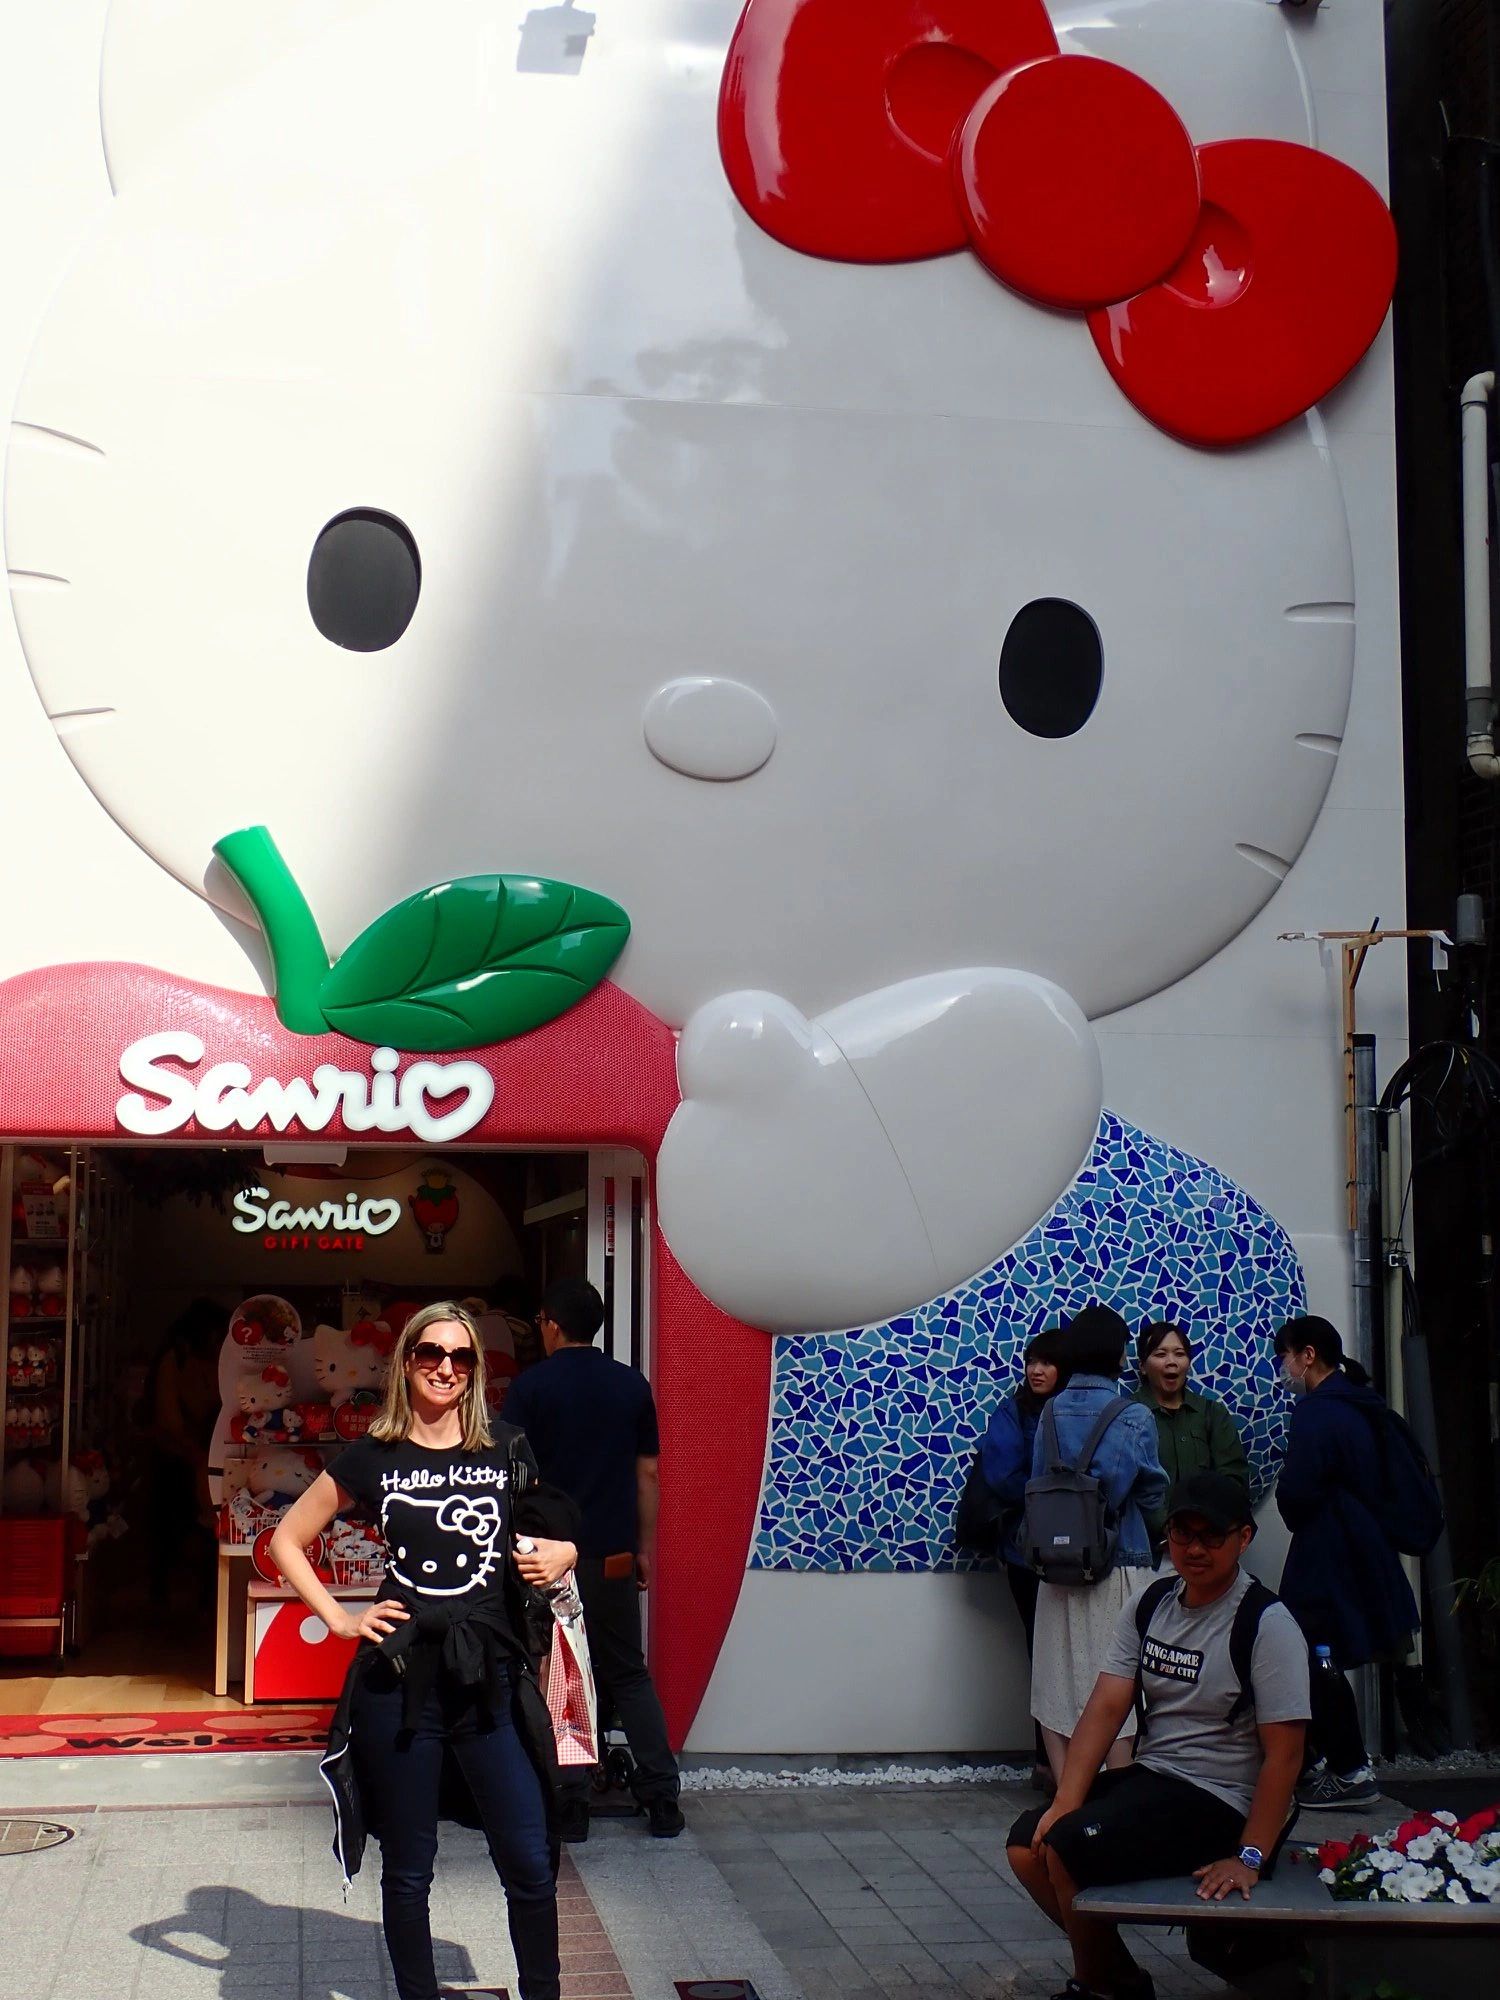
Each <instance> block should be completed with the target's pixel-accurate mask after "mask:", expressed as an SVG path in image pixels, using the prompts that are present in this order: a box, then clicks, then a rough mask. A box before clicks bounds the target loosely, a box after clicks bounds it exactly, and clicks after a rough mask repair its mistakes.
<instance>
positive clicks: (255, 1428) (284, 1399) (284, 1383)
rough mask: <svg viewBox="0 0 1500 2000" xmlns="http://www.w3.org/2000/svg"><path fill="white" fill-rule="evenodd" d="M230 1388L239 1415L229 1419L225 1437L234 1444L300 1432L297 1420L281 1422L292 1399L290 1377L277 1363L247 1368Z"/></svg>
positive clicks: (299, 1422) (298, 1419)
mask: <svg viewBox="0 0 1500 2000" xmlns="http://www.w3.org/2000/svg"><path fill="white" fill-rule="evenodd" d="M234 1387H235V1399H236V1401H237V1402H238V1404H239V1413H238V1414H237V1415H236V1416H234V1417H232V1418H231V1419H230V1422H229V1435H230V1436H231V1437H232V1438H233V1439H234V1440H235V1442H236V1443H237V1444H240V1443H244V1444H249V1443H253V1442H254V1441H255V1440H257V1439H265V1438H270V1437H272V1436H276V1437H280V1438H286V1437H290V1436H291V1435H292V1434H293V1432H294V1431H297V1430H300V1429H301V1419H300V1418H296V1417H294V1418H293V1420H292V1421H291V1422H290V1423H288V1422H286V1421H284V1419H285V1417H286V1415H287V1405H288V1404H289V1403H290V1402H291V1400H292V1378H291V1375H290V1373H289V1372H288V1370H287V1369H285V1368H283V1367H282V1365H281V1363H280V1362H279V1361H273V1362H272V1363H271V1364H270V1366H269V1367H267V1368H251V1369H247V1370H246V1371H245V1373H244V1374H243V1375H241V1376H240V1377H239V1379H238V1380H237V1381H236V1383H235V1385H234Z"/></svg>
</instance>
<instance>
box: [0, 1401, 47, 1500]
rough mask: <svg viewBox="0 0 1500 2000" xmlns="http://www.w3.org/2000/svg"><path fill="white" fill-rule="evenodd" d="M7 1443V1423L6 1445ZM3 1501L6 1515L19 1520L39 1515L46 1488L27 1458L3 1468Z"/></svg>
mask: <svg viewBox="0 0 1500 2000" xmlns="http://www.w3.org/2000/svg"><path fill="white" fill-rule="evenodd" d="M9 1442H10V1425H9V1423H8V1422H7V1424H6V1443H7V1444H9ZM4 1501H5V1511H6V1513H7V1514H10V1515H13V1516H15V1517H17V1518H18V1519H21V1520H25V1519H27V1518H29V1517H30V1516H31V1515H34V1514H40V1513H41V1511H42V1508H43V1506H44V1505H45V1504H46V1486H45V1483H44V1481H43V1479H42V1475H41V1472H40V1471H39V1470H38V1468H37V1467H36V1466H35V1465H34V1464H33V1463H32V1461H31V1460H30V1459H29V1458H20V1459H17V1460H16V1462H15V1464H14V1465H8V1466H7V1467H6V1468H5V1486H4Z"/></svg>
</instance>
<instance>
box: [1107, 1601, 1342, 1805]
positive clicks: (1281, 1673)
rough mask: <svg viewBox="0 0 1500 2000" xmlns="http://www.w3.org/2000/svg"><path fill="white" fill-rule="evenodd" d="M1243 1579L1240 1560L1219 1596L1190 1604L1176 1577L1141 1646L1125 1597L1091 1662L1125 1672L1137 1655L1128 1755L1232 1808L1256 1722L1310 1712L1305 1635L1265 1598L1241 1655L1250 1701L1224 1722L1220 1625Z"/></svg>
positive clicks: (1228, 1674) (1249, 1790)
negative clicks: (1139, 1695)
mask: <svg viewBox="0 0 1500 2000" xmlns="http://www.w3.org/2000/svg"><path fill="white" fill-rule="evenodd" d="M1147 1587H1148V1588H1149V1585H1148V1586H1147ZM1249 1588H1250V1577H1249V1575H1248V1574H1247V1573H1246V1572H1245V1571H1244V1570H1241V1571H1240V1573H1239V1576H1238V1577H1237V1578H1236V1579H1235V1581H1234V1582H1233V1583H1232V1584H1231V1585H1230V1587H1229V1589H1228V1590H1226V1591H1225V1593H1224V1595H1223V1596H1222V1597H1217V1598H1215V1599H1214V1601H1213V1603H1212V1604H1205V1605H1202V1606H1200V1607H1199V1609H1198V1610H1196V1611H1194V1610H1191V1609H1189V1607H1188V1606H1187V1605H1186V1604H1184V1603H1183V1602H1182V1592H1183V1586H1182V1585H1181V1584H1180V1583H1179V1584H1178V1586H1177V1588H1176V1589H1175V1590H1174V1591H1171V1592H1169V1593H1168V1595H1167V1596H1166V1597H1165V1598H1164V1599H1163V1600H1162V1602H1161V1603H1160V1604H1159V1605H1158V1606H1157V1608H1156V1615H1155V1617H1153V1619H1152V1620H1151V1625H1150V1628H1149V1630H1148V1631H1147V1633H1146V1642H1145V1645H1144V1647H1143V1646H1142V1644H1141V1641H1140V1637H1139V1634H1138V1633H1137V1631H1136V1623H1135V1599H1134V1598H1132V1599H1131V1601H1130V1602H1129V1603H1128V1604H1127V1605H1126V1606H1125V1608H1124V1610H1123V1611H1122V1612H1121V1613H1120V1616H1119V1619H1118V1621H1117V1623H1116V1625H1115V1632H1114V1637H1113V1638H1112V1639H1111V1641H1110V1644H1109V1650H1108V1652H1107V1653H1106V1654H1105V1656H1104V1659H1103V1660H1102V1661H1101V1663H1100V1665H1101V1669H1102V1671H1103V1672H1104V1673H1106V1674H1118V1675H1119V1676H1120V1677H1121V1679H1123V1680H1134V1679H1135V1670H1136V1665H1137V1662H1139V1663H1140V1667H1141V1689H1142V1692H1143V1694H1144V1695H1145V1700H1146V1722H1147V1729H1146V1735H1145V1738H1144V1740H1143V1742H1142V1745H1141V1748H1140V1750H1139V1752H1138V1753H1137V1756H1136V1762H1137V1763H1138V1764H1144V1765H1145V1766H1146V1768H1147V1769H1148V1770H1151V1771H1163V1772H1165V1773H1166V1774H1167V1775H1168V1776H1169V1777H1173V1778H1185V1779H1186V1780H1187V1782H1188V1783H1189V1784H1190V1785H1198V1786H1200V1787H1201V1788H1202V1789H1203V1790H1204V1791H1205V1792H1212V1793H1213V1795H1214V1797H1215V1798H1218V1799H1222V1800H1223V1801H1224V1803H1225V1804H1226V1805H1230V1806H1233V1807H1234V1808H1235V1810H1236V1811H1237V1812H1248V1811H1249V1810H1250V1800H1251V1797H1252V1796H1253V1794H1254V1791H1255V1785H1256V1781H1257V1779H1258V1778H1259V1776H1260V1766H1261V1751H1260V1739H1259V1737H1258V1736H1257V1735H1256V1726H1257V1724H1258V1723H1262V1722H1305V1721H1306V1720H1307V1718H1308V1716H1309V1714H1310V1713H1311V1710H1310V1708H1309V1706H1308V1699H1307V1676H1308V1667H1307V1641H1306V1639H1304V1638H1303V1636H1302V1633H1301V1631H1300V1630H1299V1628H1298V1626H1297V1622H1296V1620H1295V1619H1294V1618H1293V1617H1292V1614H1291V1612H1290V1611H1288V1610H1287V1608H1286V1606H1285V1605H1284V1604H1272V1605H1268V1606H1267V1608H1266V1611H1265V1615H1264V1616H1263V1617H1262V1619H1261V1621H1260V1627H1259V1630H1258V1631H1257V1632H1256V1635H1255V1650H1254V1652H1253V1653H1252V1655H1251V1659H1250V1682H1251V1686H1252V1687H1253V1689H1254V1691H1255V1702H1254V1706H1253V1707H1247V1708H1246V1709H1245V1710H1244V1711H1243V1712H1242V1713H1241V1714H1240V1715H1239V1716H1238V1717H1236V1719H1235V1720H1234V1721H1233V1722H1230V1721H1228V1720H1227V1719H1226V1718H1227V1717H1228V1714H1229V1711H1230V1709H1231V1707H1232V1706H1233V1705H1234V1701H1235V1697H1236V1696H1237V1695H1238V1694H1239V1691H1240V1684H1239V1679H1238V1677H1237V1676H1236V1674H1235V1671H1234V1666H1233V1663H1232V1662H1231V1660H1230V1657H1229V1631H1230V1627H1231V1626H1232V1625H1233V1624H1234V1614H1235V1608H1236V1606H1237V1605H1238V1604H1239V1601H1240V1599H1241V1598H1242V1597H1243V1596H1244V1594H1245V1592H1246V1591H1247V1590H1248V1589H1249ZM1139 1594H1140V1593H1139V1592H1137V1593H1136V1595H1137V1596H1139Z"/></svg>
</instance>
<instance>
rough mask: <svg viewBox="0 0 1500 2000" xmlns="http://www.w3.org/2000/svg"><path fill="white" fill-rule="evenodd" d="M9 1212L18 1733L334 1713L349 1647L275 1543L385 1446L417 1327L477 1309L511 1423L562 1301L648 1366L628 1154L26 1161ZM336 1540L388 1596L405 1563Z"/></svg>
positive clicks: (13, 1651) (11, 1637)
mask: <svg viewBox="0 0 1500 2000" xmlns="http://www.w3.org/2000/svg"><path fill="white" fill-rule="evenodd" d="M0 1207H3V1210H4V1212H6V1213H7V1214H8V1216H9V1219H10V1248H9V1267H10V1268H9V1285H8V1288H7V1292H6V1294H5V1296H4V1298H3V1300H0V1351H3V1352H4V1353H5V1355H6V1357H7V1370H6V1386H5V1429H4V1437H3V1441H0V1503H3V1506H0V1717H3V1716H12V1717H18V1716H37V1717H42V1716H58V1715H90V1714H99V1715H109V1714H123V1713H126V1712H129V1713H130V1714H131V1715H133V1716H135V1717H137V1718H142V1717H146V1716H154V1715H159V1714H171V1713H182V1712H186V1711H198V1712H209V1711H213V1710H226V1711H230V1712H240V1713H243V1711H244V1707H245V1704H246V1703H247V1701H252V1702H253V1703H254V1704H255V1705H256V1706H257V1707H259V1706H261V1705H263V1704H265V1703H267V1702H271V1703H275V1702H305V1701H321V1700H323V1699H326V1688H327V1685H328V1684H329V1682H330V1680H331V1679H333V1680H335V1681H336V1675H335V1673H334V1669H335V1665H336V1663H335V1662H334V1660H333V1657H332V1654H333V1649H334V1645H335V1642H333V1641H331V1640H328V1641H327V1644H326V1645H325V1646H323V1647H322V1648H321V1650H320V1647H319V1644H318V1641H319V1637H320V1633H321V1628H320V1633H311V1632H310V1627H311V1626H314V1625H317V1624H318V1621H316V1620H308V1619H306V1618H305V1616H303V1615H301V1614H300V1607H295V1606H293V1605H292V1604H291V1603H290V1602H289V1601H288V1600H287V1599H286V1598H285V1597H284V1595H283V1594H282V1593H281V1592H280V1590H279V1588H278V1586H277V1583H276V1580H275V1576H274V1571H271V1570H269V1564H268V1558H267V1557H266V1554H265V1542H266V1540H267V1539H268V1529H269V1526H270V1525H274V1521H275V1519H276V1517H277V1514H278V1513H279V1512H280V1511H281V1510H282V1509H283V1508H284V1507H285V1506H286V1505H287V1504H289V1503H290V1500H291V1499H292V1498H293V1497H295V1494H296V1492H297V1491H298V1490H300V1488H301V1486H302V1485H305V1483H307V1482H308V1481H309V1480H310V1479H311V1478H312V1477H315V1476H316V1470H317V1469H318V1467H319V1466H320V1465H321V1464H322V1463H325V1462H327V1460H328V1459H329V1458H330V1457H332V1456H333V1455H334V1454H335V1453H336V1451H337V1450H338V1449H340V1448H342V1446H343V1444H344V1443H345V1442H346V1441H347V1440H348V1439H349V1438H351V1437H353V1436H357V1435H359V1434H361V1431H362V1428H363V1426H364V1425H365V1424H367V1423H368V1421H369V1417H370V1415H371V1414H372V1411H373V1408H374V1407H377V1406H378V1397H379V1385H380V1381H381V1376H382V1366H383V1362H384V1360H385V1357H386V1355H387V1354H388V1352H389V1348H390V1346H391V1345H392V1344H393V1342H394V1338H395V1334H396V1333H398V1332H399V1329H400V1326H401V1325H402V1324H403V1323H404V1320H405V1319H406V1318H407V1317H409V1316H410V1314H411V1313H412V1312H413V1311H415V1310H416V1309H417V1308H418V1307H419V1306H421V1305H424V1304H427V1303H429V1302H430V1301H432V1300H435V1299H445V1298H454V1299H459V1300H462V1301H464V1302H465V1303H466V1304H468V1305H469V1307H470V1309H471V1310H473V1311H475V1313H476V1315H477V1316H478V1318H479V1324H480V1329H481V1333H482V1337H483V1341H484V1346H485V1353H486V1362H487V1367H488V1371H489V1378H490V1379H489V1396H490V1402H491V1407H492V1408H493V1409H495V1410H498V1409H499V1407H500V1406H501V1404H502V1403H503V1400H504V1395H505V1391H506V1387H507V1385H508V1381H509V1379H510V1378H511V1377H513V1376H514V1375H515V1374H516V1373H518V1372H520V1371H521V1370H523V1369H524V1368H526V1367H528V1366H530V1365H532V1364H533V1363H534V1362H535V1361H536V1360H537V1359H538V1358H539V1357H540V1344H539V1340H538V1336H537V1334H536V1331H535V1326H534V1321H533V1315H534V1313H535V1310H536V1305H537V1302H538V1300H539V1298H540V1296H541V1294H542V1292H543V1291H544V1290H545V1288H546V1286H547V1285H548V1284H549V1283H551V1282H552V1281H553V1280H554V1279H556V1278H559V1277H565V1276H574V1275H586V1276H588V1277H589V1278H590V1279H591V1281H592V1282H593V1283H594V1284H595V1285H597V1286H598V1288H599V1290H600V1292H601V1293H602V1295H603V1297H604V1300H605V1309H606V1318H605V1330H604V1335H603V1339H604V1343H605V1345H606V1346H607V1348H608V1350H609V1351H610V1352H611V1353H612V1354H614V1355H615V1356H617V1357H618V1358H619V1359H620V1360H622V1361H629V1362H632V1363H633V1364H635V1365H636V1366H639V1367H643V1368H647V1369H648V1371H649V1362H650V1354H649V1328H650V1324H651V1317H650V1309H649V1308H650V1302H649V1282H650V1269H649V1265H650V1259H649V1254H648V1246H649V1243H650V1221H649V1212H648V1198H647V1177H646V1170H645V1165H644V1162H643V1161H642V1159H641V1158H640V1156H639V1155H638V1154H635V1153H633V1152H630V1151H628V1150H625V1149H620V1148H597V1149H593V1150H589V1151H560V1150H559V1151H536V1152H510V1151H505V1150H500V1149H492V1150H486V1151H462V1150H452V1151H448V1150H445V1151H443V1152H442V1153H441V1154H440V1155H438V1154H432V1153H415V1152H412V1151H410V1150H397V1149H392V1148H384V1147H356V1146H350V1147H347V1148H346V1147H344V1146H342V1145H322V1146H320V1145H313V1144H294V1143H292V1142H286V1143H282V1144H277V1143H274V1142H272V1143H268V1144H267V1145H266V1146H265V1147H264V1148H259V1147H257V1148H253V1149H252V1148H245V1147H240V1148H203V1147H192V1148H189V1147H162V1146H157V1147H122V1146H114V1145H109V1146H95V1147H83V1146H78V1147H65V1146H57V1145H40V1144H37V1145H32V1144H24V1143H21V1144H15V1145H8V1146H4V1147H0ZM333 1540H334V1547H333V1548H332V1549H331V1550H329V1551H326V1552H325V1554H326V1555H327V1558H328V1561H329V1563H330V1566H331V1568H332V1571H333V1573H334V1575H335V1579H336V1581H337V1582H338V1584H339V1587H340V1589H341V1590H344V1589H347V1590H348V1591H349V1593H350V1594H351V1595H352V1594H357V1593H358V1592H359V1591H360V1590H361V1589H362V1588H363V1589H365V1590H368V1589H369V1587H370V1585H371V1582H372V1580H373V1572H374V1570H375V1567H376V1565H377V1564H378V1561H379V1550H378V1545H376V1544H375V1543H374V1542H373V1539H372V1538H371V1537H370V1536H369V1535H367V1534H366V1533H365V1532H364V1531H363V1530H362V1529H359V1528H357V1527H355V1526H351V1527H350V1528H348V1529H347V1530H345V1529H342V1528H341V1529H340V1531H339V1533H338V1534H337V1535H336V1536H335V1537H334V1538H333ZM294 1612H295V1613H296V1614H297V1615H295V1616H293V1615H292V1614H293V1613H294ZM283 1613H285V1614H286V1615H283ZM321 1636H322V1637H323V1638H324V1639H326V1636H327V1635H326V1634H321ZM247 1669H248V1671H247ZM257 1680H258V1682H259V1685H257Z"/></svg>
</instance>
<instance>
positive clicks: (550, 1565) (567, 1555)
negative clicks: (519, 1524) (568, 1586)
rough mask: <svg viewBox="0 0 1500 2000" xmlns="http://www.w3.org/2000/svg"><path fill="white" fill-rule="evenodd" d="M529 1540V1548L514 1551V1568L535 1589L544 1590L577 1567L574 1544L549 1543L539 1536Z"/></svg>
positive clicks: (576, 1552)
mask: <svg viewBox="0 0 1500 2000" xmlns="http://www.w3.org/2000/svg"><path fill="white" fill-rule="evenodd" d="M529 1539H530V1543H531V1546H530V1547H529V1548H526V1549H519V1548H518V1549H517V1550H516V1568H517V1569H518V1570H519V1571H520V1573H521V1575H522V1576H523V1577H524V1578H525V1579H526V1581H527V1582H528V1583H530V1584H534V1585H535V1586H536V1587H537V1589H539V1590H545V1589H546V1588H547V1587H548V1585H549V1584H554V1583H556V1582H557V1581H558V1579H559V1578H560V1577H565V1576H566V1575H567V1573H568V1571H569V1570H570V1569H574V1568H576V1567H577V1564H578V1550H577V1547H576V1545H575V1544H574V1543H572V1542H550V1541H548V1540H547V1539H546V1538H545V1537H544V1536H541V1535H533V1536H531V1537H530V1538H529Z"/></svg>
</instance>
